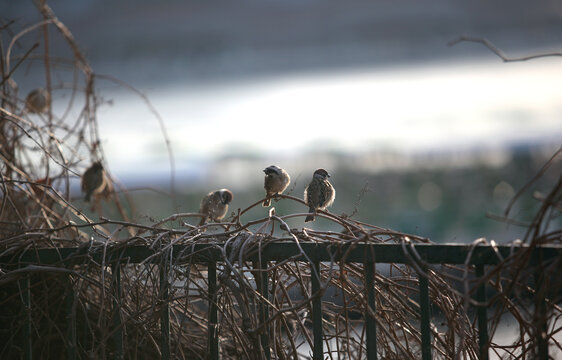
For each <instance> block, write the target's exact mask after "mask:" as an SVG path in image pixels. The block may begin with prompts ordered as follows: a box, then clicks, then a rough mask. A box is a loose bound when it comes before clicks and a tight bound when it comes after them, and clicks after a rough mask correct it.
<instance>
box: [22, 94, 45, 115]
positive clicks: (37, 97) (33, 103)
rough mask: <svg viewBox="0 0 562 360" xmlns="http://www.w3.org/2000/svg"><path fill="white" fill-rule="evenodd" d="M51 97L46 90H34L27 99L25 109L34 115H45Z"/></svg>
mask: <svg viewBox="0 0 562 360" xmlns="http://www.w3.org/2000/svg"><path fill="white" fill-rule="evenodd" d="M50 103H51V96H50V95H49V93H48V92H47V90H45V89H41V88H39V89H34V90H31V91H30V92H29V94H27V96H26V98H25V108H26V110H27V111H29V112H30V113H32V114H34V113H35V114H39V113H44V112H46V111H47V109H48V108H49V105H50Z"/></svg>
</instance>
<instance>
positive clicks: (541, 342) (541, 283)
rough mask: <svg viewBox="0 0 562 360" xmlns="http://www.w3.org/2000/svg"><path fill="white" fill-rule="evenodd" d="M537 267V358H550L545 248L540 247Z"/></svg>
mask: <svg viewBox="0 0 562 360" xmlns="http://www.w3.org/2000/svg"><path fill="white" fill-rule="evenodd" d="M537 251H538V262H537V268H536V269H535V319H534V320H535V341H536V354H537V359H541V360H548V340H547V338H546V334H547V332H548V326H547V314H546V281H545V278H544V264H543V259H544V256H543V249H542V248H540V247H539V249H537Z"/></svg>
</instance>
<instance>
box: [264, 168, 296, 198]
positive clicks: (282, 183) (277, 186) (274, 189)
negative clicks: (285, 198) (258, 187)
mask: <svg viewBox="0 0 562 360" xmlns="http://www.w3.org/2000/svg"><path fill="white" fill-rule="evenodd" d="M263 172H264V173H265V180H264V184H263V187H264V189H265V196H267V199H265V200H264V201H263V204H262V205H263V206H264V207H266V206H269V205H270V204H271V199H270V197H271V196H273V195H277V194H281V193H282V192H283V191H285V189H286V188H287V186H289V183H290V182H291V177H290V176H289V174H288V173H287V172H286V171H285V170H283V169H281V168H280V167H278V166H275V165H271V166H269V167H266V168H265V169H264V170H263Z"/></svg>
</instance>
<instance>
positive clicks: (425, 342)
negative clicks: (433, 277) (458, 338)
mask: <svg viewBox="0 0 562 360" xmlns="http://www.w3.org/2000/svg"><path fill="white" fill-rule="evenodd" d="M423 270H424V271H426V270H427V269H425V268H423ZM426 274H427V271H426ZM426 274H422V273H420V274H418V279H419V287H420V308H421V347H422V348H421V350H422V359H423V360H431V335H430V327H429V317H430V316H429V280H428V278H427V277H426Z"/></svg>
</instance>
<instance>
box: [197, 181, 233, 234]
mask: <svg viewBox="0 0 562 360" xmlns="http://www.w3.org/2000/svg"><path fill="white" fill-rule="evenodd" d="M232 197H233V195H232V191H230V190H228V189H220V190H217V191H211V192H210V193H208V194H207V195H205V197H204V198H203V200H201V206H200V207H199V212H200V213H201V214H204V215H205V216H204V217H203V218H202V219H201V221H200V222H199V226H201V225H203V224H205V221H206V220H207V218H210V219H211V220H213V221H216V222H218V221H219V220H221V219H222V218H224V216H225V215H226V212H227V211H228V204H229V203H230V202H231V201H232Z"/></svg>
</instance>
